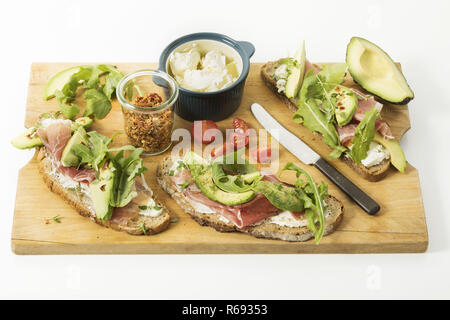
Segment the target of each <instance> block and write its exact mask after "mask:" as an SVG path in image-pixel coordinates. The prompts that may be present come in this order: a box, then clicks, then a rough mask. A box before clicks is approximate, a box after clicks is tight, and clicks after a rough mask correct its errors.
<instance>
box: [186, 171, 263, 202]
mask: <svg viewBox="0 0 450 320" xmlns="http://www.w3.org/2000/svg"><path fill="white" fill-rule="evenodd" d="M197 166H199V165H197ZM191 173H192V175H193V177H194V181H195V184H196V185H197V186H198V187H199V188H200V190H201V191H202V192H203V194H204V195H205V196H206V197H208V198H209V199H211V200H213V201H217V202H220V203H223V204H225V205H227V206H235V205H238V204H241V203H245V202H249V201H250V200H252V199H253V198H254V197H255V196H256V194H255V193H254V192H253V191H251V190H250V191H246V192H241V193H234V192H226V191H223V190H221V189H220V188H219V187H217V186H216V185H215V184H214V182H213V179H212V166H206V167H202V168H201V169H200V168H199V167H197V168H195V170H191Z"/></svg>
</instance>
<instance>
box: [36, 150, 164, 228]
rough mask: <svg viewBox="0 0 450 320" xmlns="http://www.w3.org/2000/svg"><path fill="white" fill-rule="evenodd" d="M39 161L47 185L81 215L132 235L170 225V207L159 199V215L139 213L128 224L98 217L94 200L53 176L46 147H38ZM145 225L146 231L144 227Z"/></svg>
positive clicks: (40, 170) (39, 167)
mask: <svg viewBox="0 0 450 320" xmlns="http://www.w3.org/2000/svg"><path fill="white" fill-rule="evenodd" d="M36 152H38V155H37V162H38V169H39V172H40V174H41V176H42V178H43V179H44V182H45V184H46V185H47V187H48V188H49V189H50V190H51V191H52V192H54V193H56V194H58V195H59V196H60V197H61V198H62V199H64V201H65V202H67V203H68V204H70V205H71V206H72V207H73V208H74V209H75V210H76V211H77V212H78V213H79V214H80V215H82V216H83V217H87V218H89V219H90V220H92V221H93V222H95V223H97V224H99V225H101V226H103V227H107V228H111V229H114V230H117V231H124V232H127V233H129V234H132V235H144V234H145V235H152V234H156V233H159V232H162V231H164V230H166V229H167V228H168V227H169V225H170V214H169V211H168V209H167V208H166V207H165V206H164V205H163V204H161V203H160V202H159V201H157V199H155V202H156V203H157V204H158V205H159V206H161V207H162V208H163V212H162V213H161V214H160V215H159V216H158V217H147V216H143V215H139V216H138V217H137V218H132V219H130V220H129V221H128V222H127V225H121V224H118V223H115V222H112V221H103V220H99V219H97V217H96V216H95V212H94V210H93V208H92V207H91V203H92V201H91V200H90V198H89V197H88V196H86V195H83V194H80V193H78V192H76V191H75V190H70V189H67V188H64V187H63V186H62V185H61V184H60V183H59V181H58V180H57V179H56V178H55V177H54V176H52V174H51V172H52V169H53V164H52V161H51V160H50V157H49V156H48V154H47V152H46V151H45V148H43V147H40V148H38V149H37V151H36ZM143 226H145V232H144V228H143Z"/></svg>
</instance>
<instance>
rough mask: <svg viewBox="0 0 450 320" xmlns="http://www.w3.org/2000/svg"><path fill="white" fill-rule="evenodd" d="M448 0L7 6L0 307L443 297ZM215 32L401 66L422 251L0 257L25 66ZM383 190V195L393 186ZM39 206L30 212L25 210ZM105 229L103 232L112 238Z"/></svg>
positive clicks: (147, 50)
mask: <svg viewBox="0 0 450 320" xmlns="http://www.w3.org/2000/svg"><path fill="white" fill-rule="evenodd" d="M449 17H450V1H448V0H442V1H437V0H428V1H412V0H409V1H393V0H388V1H345V0H341V1H319V0H314V1H291V2H289V1H281V0H276V1H274V0H272V1H244V0H240V1H234V0H229V1H212V0H209V1H194V0H189V1H187V0H184V1H174V0H172V1H163V0H160V1H131V0H122V1H111V0H110V1H92V0H91V1H68V0H65V1H29V2H28V1H8V2H4V3H2V7H1V9H0V34H1V37H0V41H1V44H0V47H1V49H0V57H1V59H0V64H1V67H0V72H1V78H0V81H1V86H0V88H1V94H2V102H1V107H0V108H1V110H2V111H1V114H2V116H1V123H2V124H1V126H0V130H1V135H0V136H1V142H2V145H1V147H2V152H1V154H0V161H1V166H0V168H2V169H3V170H2V175H1V176H2V183H1V193H0V194H1V203H2V206H3V210H2V211H1V216H0V298H105V299H110V298H145V299H155V298H158V299H160V298H161V299H162V298H175V299H176V298H211V299H215V298H218V299H227V298H234V299H241V298H246V299H262V298H270V299H309V298H450V275H449V274H450V250H449V244H450V243H449V235H448V230H449V226H450V217H449V215H450V205H449V204H450V202H449V198H450V192H449V191H450V189H449V186H448V183H449V181H450V179H449V178H450V174H449V173H450V172H449V167H450V166H449V158H450V157H449V156H450V142H449V141H450V103H449V102H450V99H449V83H450V81H449V74H450V73H449V71H450V70H449V59H450V57H449V49H450V45H449V43H450V41H449V38H448V33H449V31H450V18H449ZM199 31H213V32H219V33H224V34H226V35H229V36H231V37H232V38H234V39H236V40H248V41H251V42H252V43H253V44H254V45H255V47H256V53H255V55H254V56H253V58H252V61H254V62H263V61H266V60H272V59H277V58H279V57H281V56H285V55H287V54H288V53H290V54H292V53H294V52H295V50H296V49H297V47H298V46H299V44H300V41H301V40H302V39H305V40H306V43H307V54H308V57H309V59H310V60H311V61H344V58H345V49H346V45H347V42H348V40H349V39H350V37H351V36H354V35H359V36H362V37H365V38H368V39H370V40H372V41H374V42H375V43H377V44H379V45H380V46H381V47H383V48H386V50H387V51H388V52H389V53H390V55H391V56H392V57H393V58H394V59H395V60H397V61H401V62H402V65H403V69H404V73H405V76H406V78H407V79H408V81H409V83H410V85H411V87H412V88H413V89H414V91H415V94H416V98H415V99H414V101H412V102H411V103H410V114H411V124H412V129H411V130H410V131H409V132H408V133H407V134H406V135H405V136H404V138H403V140H402V142H401V145H402V147H403V148H404V150H405V153H406V155H407V158H408V161H409V162H410V163H411V164H412V165H413V166H415V167H416V168H418V170H419V174H420V179H421V185H422V192H423V200H424V205H425V211H426V216H427V223H428V230H429V238H430V239H429V240H430V245H429V249H428V251H427V253H425V254H392V255H381V254H380V255H142V256H132V255H129V256H16V255H14V254H13V253H12V252H11V249H10V236H11V226H12V219H13V209H14V199H15V190H16V182H17V172H18V170H19V168H20V167H21V166H23V165H24V164H25V163H26V162H27V161H28V158H29V157H30V156H31V152H26V151H18V150H15V149H13V148H12V147H11V146H10V145H9V140H10V139H11V137H13V136H14V135H16V134H17V133H19V132H21V130H22V129H23V119H24V111H25V101H26V94H27V85H28V79H29V70H30V64H31V63H32V62H33V61H35V62H44V61H45V62H63V61H66V62H92V61H98V62H114V61H117V62H121V61H123V62H126V61H128V62H155V61H157V60H158V57H159V54H160V52H161V51H162V50H163V48H164V47H165V46H166V45H167V44H168V43H169V42H170V41H172V40H173V39H175V38H177V37H179V36H181V35H184V34H188V33H192V32H199ZM393 192H395V190H393ZM37 205H38V204H37ZM112 232H113V231H112Z"/></svg>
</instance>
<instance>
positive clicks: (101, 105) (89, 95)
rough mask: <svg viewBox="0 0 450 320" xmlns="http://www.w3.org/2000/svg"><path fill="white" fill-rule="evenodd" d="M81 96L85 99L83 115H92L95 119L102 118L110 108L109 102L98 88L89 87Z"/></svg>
mask: <svg viewBox="0 0 450 320" xmlns="http://www.w3.org/2000/svg"><path fill="white" fill-rule="evenodd" d="M83 97H84V98H85V99H86V109H85V111H84V114H83V116H84V117H88V116H90V115H94V116H95V117H96V118H97V119H103V118H104V117H106V115H107V114H108V113H109V111H110V110H111V102H110V101H109V99H108V97H107V96H105V94H104V93H103V91H101V90H100V89H89V90H87V91H86V92H85V93H84V94H83Z"/></svg>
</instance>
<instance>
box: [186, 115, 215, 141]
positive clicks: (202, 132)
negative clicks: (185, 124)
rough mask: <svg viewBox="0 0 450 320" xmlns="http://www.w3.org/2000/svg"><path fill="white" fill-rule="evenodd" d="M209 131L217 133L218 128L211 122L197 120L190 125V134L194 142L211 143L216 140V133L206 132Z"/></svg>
mask: <svg viewBox="0 0 450 320" xmlns="http://www.w3.org/2000/svg"><path fill="white" fill-rule="evenodd" d="M209 129H215V130H217V132H218V131H219V128H218V127H217V124H216V123H215V122H214V121H211V120H198V121H194V122H193V123H192V127H191V134H192V136H193V137H194V140H195V141H197V142H198V143H211V142H213V141H214V140H215V139H216V135H217V132H216V133H214V132H208V133H206V131H207V130H209Z"/></svg>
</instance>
